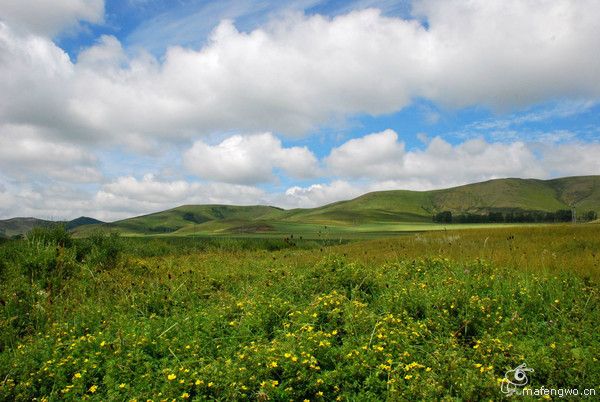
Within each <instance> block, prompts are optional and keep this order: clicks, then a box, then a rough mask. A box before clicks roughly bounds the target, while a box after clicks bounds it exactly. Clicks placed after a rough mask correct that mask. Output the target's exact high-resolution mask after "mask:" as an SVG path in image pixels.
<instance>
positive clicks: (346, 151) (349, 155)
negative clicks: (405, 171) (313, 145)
mask: <svg viewBox="0 0 600 402" xmlns="http://www.w3.org/2000/svg"><path fill="white" fill-rule="evenodd" d="M397 140H398V134H396V133H395V132H394V131H393V130H389V129H388V130H385V131H382V132H380V133H374V134H368V135H365V136H364V137H361V138H356V139H352V140H350V141H348V142H346V143H344V144H343V145H341V146H339V147H337V148H334V149H332V150H331V153H330V154H329V156H328V157H327V158H326V159H325V163H326V164H327V165H328V166H329V168H330V169H331V171H332V172H333V173H334V174H335V175H337V176H342V177H377V178H389V177H396V176H397V175H398V171H400V170H401V169H402V164H403V157H404V153H405V152H404V144H403V143H399V142H398V141H397Z"/></svg>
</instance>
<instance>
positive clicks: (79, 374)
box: [73, 373, 81, 378]
mask: <svg viewBox="0 0 600 402" xmlns="http://www.w3.org/2000/svg"><path fill="white" fill-rule="evenodd" d="M73 377H74V378H81V373H75V375H74V376H73Z"/></svg>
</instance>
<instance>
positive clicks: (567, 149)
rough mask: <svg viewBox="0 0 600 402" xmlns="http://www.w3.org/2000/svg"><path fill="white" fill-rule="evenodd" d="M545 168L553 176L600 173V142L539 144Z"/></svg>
mask: <svg viewBox="0 0 600 402" xmlns="http://www.w3.org/2000/svg"><path fill="white" fill-rule="evenodd" d="M538 147H539V151H540V152H541V153H542V155H543V159H542V161H543V166H544V169H545V170H546V171H547V172H549V173H550V174H551V175H552V176H581V175H597V174H600V158H598V155H600V142H594V143H582V142H571V143H566V144H538Z"/></svg>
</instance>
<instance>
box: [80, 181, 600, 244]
mask: <svg viewBox="0 0 600 402" xmlns="http://www.w3.org/2000/svg"><path fill="white" fill-rule="evenodd" d="M571 206H574V207H575V209H576V210H577V212H578V213H579V214H582V213H584V212H587V211H596V212H597V213H600V176H585V177H568V178H562V179H554V180H545V181H544V180H534V179H528V180H526V179H498V180H490V181H487V182H483V183H474V184H469V185H465V186H460V187H454V188H449V189H444V190H434V191H406V190H395V191H381V192H374V193H368V194H365V195H363V196H360V197H358V198H355V199H353V200H349V201H341V202H336V203H333V204H329V205H325V206H322V207H318V208H309V209H291V210H283V209H280V208H275V207H270V206H261V205H256V206H228V205H184V206H180V207H177V208H173V209H170V210H167V211H162V212H157V213H153V214H149V215H143V216H138V217H134V218H129V219H125V220H121V221H117V222H112V223H108V224H96V225H84V226H79V227H77V228H76V229H75V234H76V235H77V236H81V237H85V236H87V235H89V234H90V233H93V232H94V231H96V230H104V231H106V232H110V231H118V232H119V233H121V234H123V235H125V236H165V235H169V236H190V235H195V236H246V235H256V236H259V237H281V236H286V235H290V234H296V235H299V236H303V237H310V238H315V239H317V238H320V237H321V236H323V235H324V232H327V233H328V234H329V235H330V236H332V237H338V238H340V237H342V238H360V237H363V238H364V237H377V236H382V235H384V236H389V235H392V234H398V233H402V232H414V231H427V230H440V229H443V228H444V227H442V226H440V225H436V224H433V223H432V216H433V214H435V213H436V212H440V211H451V212H453V213H456V214H462V213H473V214H485V213H489V212H523V211H536V212H540V211H541V212H554V211H556V210H559V209H570V208H571ZM465 227H474V226H462V227H461V226H456V225H451V226H448V227H447V229H460V228H465Z"/></svg>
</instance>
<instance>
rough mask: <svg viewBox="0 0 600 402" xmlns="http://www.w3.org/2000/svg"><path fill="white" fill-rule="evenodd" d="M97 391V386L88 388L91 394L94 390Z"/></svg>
mask: <svg viewBox="0 0 600 402" xmlns="http://www.w3.org/2000/svg"><path fill="white" fill-rule="evenodd" d="M97 389H98V387H97V386H95V385H92V386H91V387H90V392H91V393H92V394H93V393H94V392H96V390H97Z"/></svg>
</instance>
